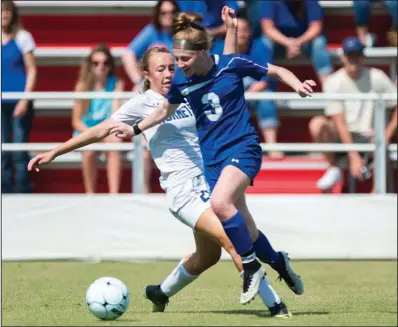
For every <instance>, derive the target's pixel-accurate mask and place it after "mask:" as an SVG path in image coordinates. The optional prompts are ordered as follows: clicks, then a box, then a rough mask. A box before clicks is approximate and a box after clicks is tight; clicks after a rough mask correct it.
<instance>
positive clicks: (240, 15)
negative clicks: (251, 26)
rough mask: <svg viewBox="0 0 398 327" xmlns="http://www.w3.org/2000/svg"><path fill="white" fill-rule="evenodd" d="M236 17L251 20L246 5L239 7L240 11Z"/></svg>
mask: <svg viewBox="0 0 398 327" xmlns="http://www.w3.org/2000/svg"><path fill="white" fill-rule="evenodd" d="M236 18H238V19H244V20H247V21H249V17H248V14H247V8H245V7H242V8H239V10H238V12H237V13H236Z"/></svg>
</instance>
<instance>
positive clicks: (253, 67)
mask: <svg viewBox="0 0 398 327" xmlns="http://www.w3.org/2000/svg"><path fill="white" fill-rule="evenodd" d="M230 64H231V65H232V68H233V69H235V71H236V73H237V74H238V76H240V77H241V78H244V77H246V76H250V77H253V78H254V79H256V80H260V79H262V78H264V77H265V76H267V74H268V64H267V63H262V64H258V63H256V62H255V61H253V59H251V58H250V57H249V56H246V55H231V59H230V62H229V63H228V65H230Z"/></svg>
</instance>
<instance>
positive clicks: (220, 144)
mask: <svg viewBox="0 0 398 327" xmlns="http://www.w3.org/2000/svg"><path fill="white" fill-rule="evenodd" d="M200 20H201V17H200V16H199V15H197V14H194V13H179V14H178V15H177V17H176V19H175V23H174V31H175V35H174V44H173V50H174V55H175V59H176V62H177V65H178V68H179V70H177V72H176V77H175V79H174V80H173V83H172V85H171V88H170V91H169V93H168V95H167V100H166V101H164V102H163V103H161V104H160V105H159V107H158V108H157V109H156V110H155V111H154V112H153V113H152V114H151V115H150V116H148V117H147V118H146V119H144V120H142V121H141V122H139V123H138V124H136V125H134V126H133V130H134V134H135V135H137V134H139V133H141V132H142V131H143V130H146V129H148V128H150V127H152V126H155V125H157V124H158V123H161V122H162V121H164V120H165V119H166V118H167V117H169V116H171V115H173V114H174V112H175V110H176V109H177V107H178V106H179V105H180V104H181V103H183V102H184V101H188V102H189V104H190V106H191V108H192V109H193V111H194V114H195V117H196V128H197V131H198V136H199V141H200V147H201V152H202V155H203V160H204V172H205V176H206V179H207V182H208V183H209V186H210V189H211V191H212V195H211V205H212V208H213V211H214V212H215V213H216V215H217V216H218V217H219V219H220V220H221V222H222V224H223V226H224V229H225V231H226V233H227V235H228V236H229V238H230V239H231V241H232V243H233V245H234V246H235V249H236V250H237V252H238V254H239V255H240V256H241V257H242V263H243V268H244V274H243V291H242V294H241V299H240V302H241V303H242V304H246V303H248V302H250V300H251V299H253V298H254V296H255V295H256V294H257V292H258V288H259V283H260V281H261V279H262V278H263V276H264V273H265V271H264V269H263V267H262V266H261V264H260V263H259V261H258V260H257V257H258V258H259V259H261V260H262V261H264V262H267V263H269V264H270V265H271V266H272V267H273V268H274V269H275V270H276V271H278V272H279V274H280V276H281V278H283V279H284V280H285V282H286V283H287V284H288V286H289V287H290V288H291V289H292V290H293V291H294V292H295V293H296V294H302V293H303V284H302V281H301V279H300V277H299V276H298V275H296V274H295V273H294V271H293V270H292V268H291V267H290V265H289V261H288V257H287V255H286V253H284V252H276V251H274V249H273V248H272V246H271V245H270V243H269V241H268V239H267V238H266V237H265V236H264V234H263V233H261V232H259V231H258V230H257V228H256V226H255V223H254V221H253V218H252V216H251V215H250V213H249V211H248V208H247V206H246V202H245V190H246V188H247V187H248V186H249V185H250V184H252V182H253V179H254V178H255V176H256V175H257V173H258V172H259V170H260V167H261V161H262V150H261V147H260V145H259V138H258V135H257V132H256V130H255V129H254V127H253V125H252V123H251V121H250V115H249V111H248V108H247V104H246V101H245V98H244V87H243V82H242V78H243V77H245V76H251V77H253V78H255V79H257V80H258V79H261V78H262V77H263V76H265V75H267V74H268V75H269V76H270V77H276V78H279V79H280V80H281V81H282V82H284V83H286V84H287V85H289V86H290V87H292V88H293V89H294V90H295V91H296V92H297V93H298V94H299V95H300V96H302V97H306V96H310V95H311V93H312V92H313V90H312V87H314V86H315V82H314V81H311V80H309V81H305V82H304V83H302V82H301V81H300V80H299V79H298V78H297V77H296V76H295V75H294V74H293V73H292V72H290V71H289V70H287V69H285V68H282V67H278V66H275V65H271V64H268V65H267V67H265V66H261V65H258V64H256V63H255V62H253V61H251V60H250V59H248V57H247V56H244V55H220V56H217V55H214V56H213V55H210V54H209V53H208V51H207V50H208V49H209V42H208V35H207V33H206V31H205V29H204V28H203V27H202V26H200V25H199V24H198V23H197V22H200ZM115 128H116V129H120V127H115ZM129 132H131V131H130V130H129ZM116 133H117V131H116ZM124 133H126V131H125V130H123V129H121V130H120V133H119V134H120V137H124V135H123V134H124ZM249 231H250V232H249ZM252 240H255V241H254V243H253V241H252ZM256 255H257V257H256Z"/></svg>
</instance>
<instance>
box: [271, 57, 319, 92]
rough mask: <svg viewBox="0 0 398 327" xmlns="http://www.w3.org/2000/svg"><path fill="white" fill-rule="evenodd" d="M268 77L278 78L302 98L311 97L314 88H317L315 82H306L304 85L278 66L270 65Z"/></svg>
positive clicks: (289, 72) (288, 71)
mask: <svg viewBox="0 0 398 327" xmlns="http://www.w3.org/2000/svg"><path fill="white" fill-rule="evenodd" d="M268 76H270V77H276V78H278V79H279V80H280V81H282V82H283V83H285V84H286V85H288V86H290V87H291V88H292V89H293V90H294V91H295V92H297V93H298V94H299V95H300V96H301V97H302V98H305V97H307V96H311V94H312V93H313V92H314V91H313V89H312V88H313V87H315V86H316V83H315V82H314V81H313V80H306V81H304V83H302V82H301V81H300V80H299V79H298V78H297V76H296V75H294V74H293V73H292V72H291V71H290V70H288V69H286V68H283V67H280V66H276V65H271V64H268Z"/></svg>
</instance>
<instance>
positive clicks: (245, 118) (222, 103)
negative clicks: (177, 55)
mask: <svg viewBox="0 0 398 327" xmlns="http://www.w3.org/2000/svg"><path fill="white" fill-rule="evenodd" d="M212 58H213V60H214V65H213V67H212V69H211V70H210V71H209V73H208V74H207V75H206V76H197V75H193V76H190V77H188V78H186V77H185V76H184V75H183V72H182V71H181V70H179V69H178V70H177V72H176V76H175V78H174V79H173V83H172V85H171V88H170V91H169V93H168V94H167V99H168V101H169V102H170V103H172V104H179V103H182V102H184V101H185V99H186V100H187V101H188V102H189V104H190V105H191V108H192V110H193V112H194V114H195V117H196V128H197V131H198V136H199V141H200V147H201V151H202V155H203V160H204V163H205V164H206V165H209V164H214V163H218V162H220V161H222V160H224V159H225V158H227V157H229V156H231V155H232V154H234V153H237V152H239V151H240V150H241V149H242V148H245V147H248V146H253V145H258V143H259V137H258V134H257V132H256V130H255V128H254V126H253V125H252V122H251V117H250V113H249V110H248V107H247V103H246V100H245V97H244V92H245V91H244V87H243V82H242V79H243V78H244V77H246V76H251V77H253V78H255V79H256V80H260V79H261V78H263V77H264V76H265V75H267V72H268V68H267V67H266V66H261V65H258V64H256V63H255V62H254V61H252V60H251V59H250V58H249V57H248V56H245V55H240V54H233V55H220V56H219V55H214V56H212Z"/></svg>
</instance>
